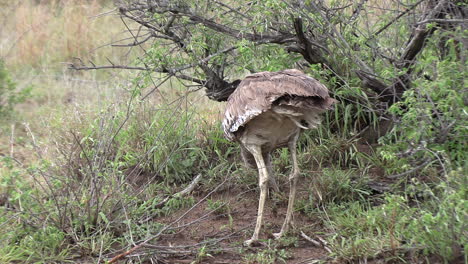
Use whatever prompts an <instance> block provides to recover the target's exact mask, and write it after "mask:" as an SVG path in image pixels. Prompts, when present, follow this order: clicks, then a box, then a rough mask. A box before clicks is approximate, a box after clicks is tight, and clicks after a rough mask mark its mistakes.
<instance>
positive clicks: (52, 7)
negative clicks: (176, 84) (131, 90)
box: [0, 0, 125, 69]
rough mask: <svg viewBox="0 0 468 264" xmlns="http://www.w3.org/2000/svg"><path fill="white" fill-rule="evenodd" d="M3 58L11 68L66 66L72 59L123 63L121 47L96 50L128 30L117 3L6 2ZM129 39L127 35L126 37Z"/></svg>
mask: <svg viewBox="0 0 468 264" xmlns="http://www.w3.org/2000/svg"><path fill="white" fill-rule="evenodd" d="M0 6H2V7H3V8H2V11H0V14H1V15H2V17H3V21H2V22H3V23H2V24H3V26H2V28H1V29H0V39H1V42H0V57H2V58H3V59H4V60H5V61H6V63H7V65H8V66H9V67H10V68H13V69H18V68H24V67H26V66H33V67H36V68H37V67H39V68H41V69H45V68H55V69H57V68H60V67H63V65H61V63H62V62H66V61H69V60H70V58H72V57H79V58H83V59H91V60H95V61H98V62H99V61H104V59H105V58H110V59H117V57H119V55H122V53H123V52H124V51H122V50H121V49H112V48H107V49H102V50H99V52H96V49H97V48H98V47H100V46H102V45H105V44H108V43H109V42H111V40H112V39H114V38H116V37H118V35H119V34H120V33H121V32H124V31H125V27H124V25H123V24H122V23H121V22H120V19H119V17H118V16H116V15H102V16H100V15H99V14H102V13H105V12H108V11H110V10H112V9H113V8H114V6H113V4H112V2H111V1H98V0H89V1H81V0H67V1H63V0H62V1H58V0H50V1H32V0H26V1H19V3H18V2H16V1H3V3H0ZM122 38H123V37H122Z"/></svg>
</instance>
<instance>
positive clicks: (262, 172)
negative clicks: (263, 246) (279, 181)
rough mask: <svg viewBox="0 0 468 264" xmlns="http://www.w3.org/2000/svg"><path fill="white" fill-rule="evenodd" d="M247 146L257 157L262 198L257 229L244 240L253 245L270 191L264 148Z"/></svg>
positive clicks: (245, 243) (256, 238)
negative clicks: (263, 153)
mask: <svg viewBox="0 0 468 264" xmlns="http://www.w3.org/2000/svg"><path fill="white" fill-rule="evenodd" d="M246 148H247V149H248V150H249V151H250V153H252V155H253V156H254V158H255V162H256V163H257V168H258V177H259V185H260V199H259V201H258V213H257V223H256V225H255V230H254V233H253V235H252V238H251V239H249V240H247V241H245V242H244V245H246V246H250V245H252V243H255V242H256V241H257V240H258V235H259V233H260V228H261V227H262V221H263V208H264V207H265V200H266V195H267V191H268V169H267V167H266V164H265V161H264V159H263V155H262V149H261V147H260V146H256V145H248V146H246Z"/></svg>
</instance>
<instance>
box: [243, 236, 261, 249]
mask: <svg viewBox="0 0 468 264" xmlns="http://www.w3.org/2000/svg"><path fill="white" fill-rule="evenodd" d="M261 245H262V243H261V242H260V241H258V239H253V238H252V239H249V240H246V241H244V246H246V247H256V246H261Z"/></svg>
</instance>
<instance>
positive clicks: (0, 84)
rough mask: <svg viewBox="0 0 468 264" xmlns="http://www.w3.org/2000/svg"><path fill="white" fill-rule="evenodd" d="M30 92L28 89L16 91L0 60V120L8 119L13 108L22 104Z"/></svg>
mask: <svg viewBox="0 0 468 264" xmlns="http://www.w3.org/2000/svg"><path fill="white" fill-rule="evenodd" d="M30 91H31V88H30V87H29V88H26V89H23V90H21V91H17V89H16V84H15V83H14V82H13V80H12V79H11V77H10V74H9V73H8V71H7V69H6V66H5V63H4V62H3V60H1V59H0V120H2V119H4V118H6V117H9V115H10V114H11V112H12V111H13V107H14V106H15V105H16V104H18V103H21V102H23V101H24V100H25V99H26V98H27V97H28V95H29V94H30Z"/></svg>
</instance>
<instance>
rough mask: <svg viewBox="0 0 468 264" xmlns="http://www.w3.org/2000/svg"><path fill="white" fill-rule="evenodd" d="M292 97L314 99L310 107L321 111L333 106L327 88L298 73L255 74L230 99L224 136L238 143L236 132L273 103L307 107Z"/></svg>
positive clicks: (224, 125)
mask: <svg viewBox="0 0 468 264" xmlns="http://www.w3.org/2000/svg"><path fill="white" fill-rule="evenodd" d="M292 98H314V100H313V102H312V103H309V104H312V105H313V106H314V108H321V109H327V108H328V107H330V106H331V105H332V104H333V103H334V99H332V98H330V96H329V95H328V89H327V87H325V85H323V84H321V83H320V82H319V81H317V80H315V79H314V78H312V77H309V76H307V75H305V74H304V73H302V72H301V71H299V70H294V69H290V70H284V71H279V72H259V73H255V74H252V75H249V76H247V77H246V78H245V79H244V80H243V81H242V82H241V83H240V84H239V86H238V87H237V89H236V90H235V91H234V92H233V93H232V94H231V96H229V99H228V102H227V105H226V112H225V116H224V120H223V129H224V134H225V135H226V137H227V138H228V139H230V140H235V139H236V136H235V134H234V133H235V132H236V131H238V130H239V128H240V127H242V126H243V125H245V124H246V123H247V122H249V121H250V120H252V119H253V118H254V117H256V116H258V115H259V114H261V113H263V112H265V111H267V110H269V109H271V106H272V105H273V104H286V105H292V106H295V105H294V104H296V106H299V105H302V107H303V108H308V107H306V105H305V104H304V103H299V101H297V100H291V99H292ZM279 99H280V100H279ZM303 101H304V100H303ZM305 101H307V100H305Z"/></svg>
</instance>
